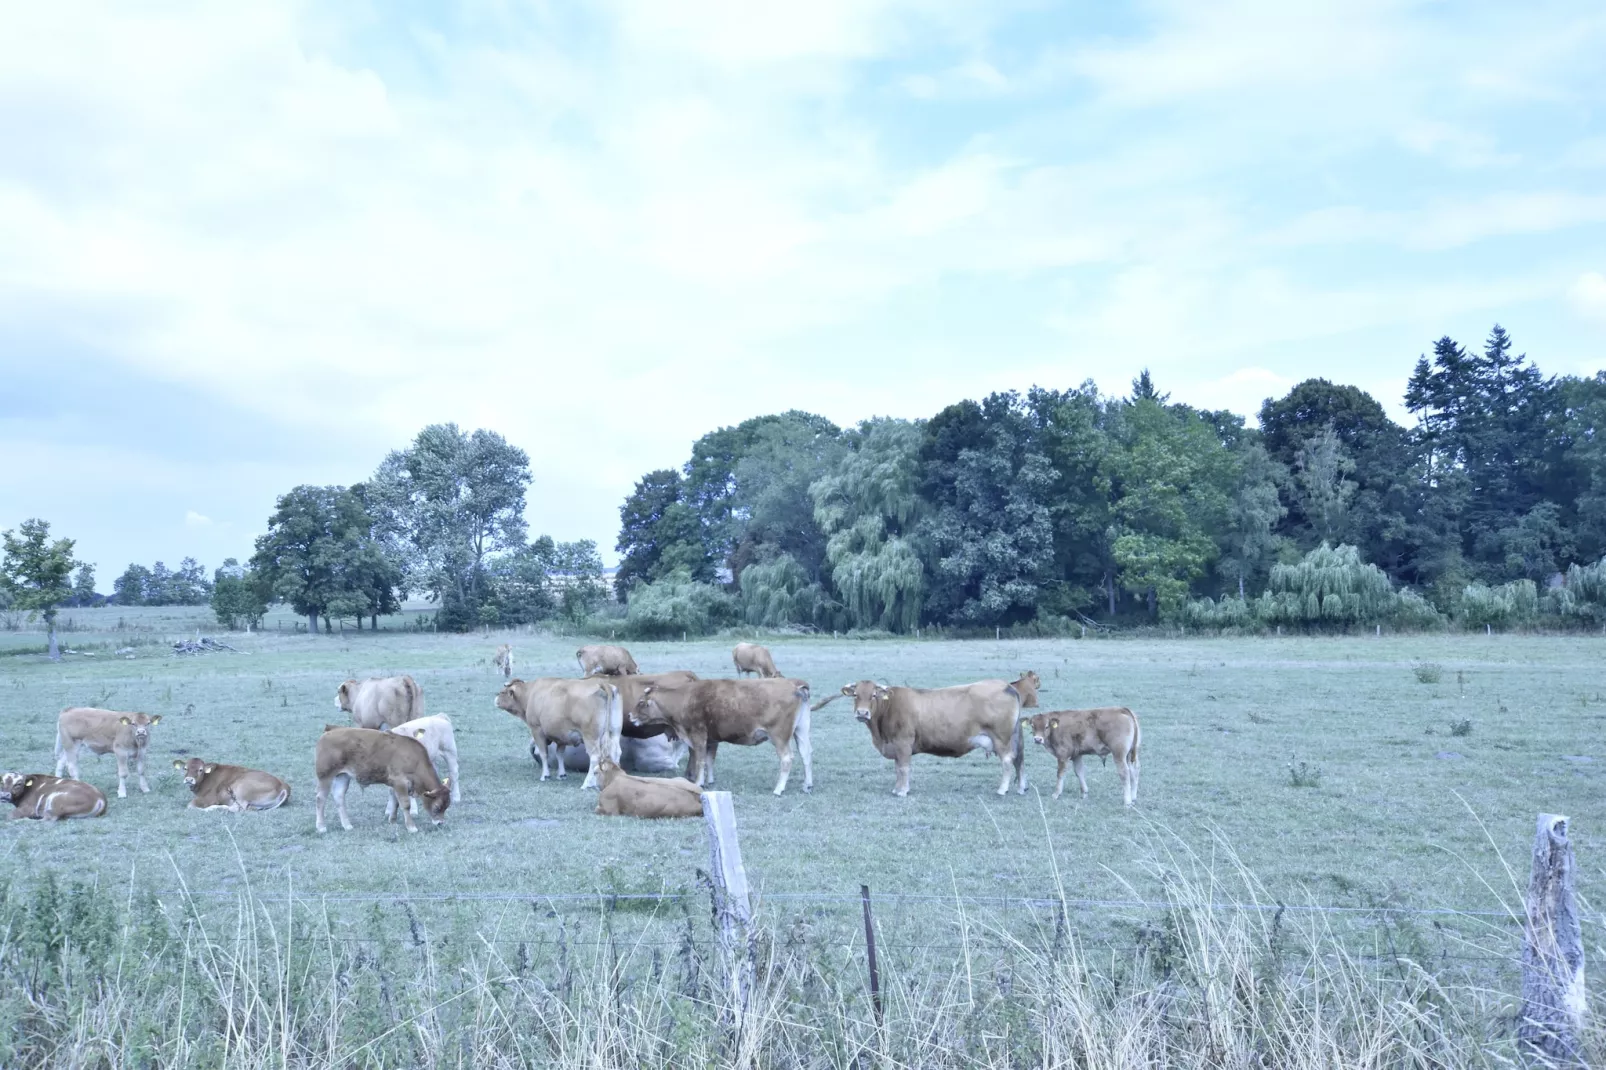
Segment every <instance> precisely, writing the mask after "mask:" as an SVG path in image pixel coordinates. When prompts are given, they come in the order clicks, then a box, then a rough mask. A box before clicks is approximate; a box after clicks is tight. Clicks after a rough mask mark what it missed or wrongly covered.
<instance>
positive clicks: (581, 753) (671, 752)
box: [560, 725, 687, 773]
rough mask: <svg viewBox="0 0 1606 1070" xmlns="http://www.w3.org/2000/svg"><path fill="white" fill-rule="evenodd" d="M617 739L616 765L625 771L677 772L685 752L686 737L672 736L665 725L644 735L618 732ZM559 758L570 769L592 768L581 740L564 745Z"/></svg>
mask: <svg viewBox="0 0 1606 1070" xmlns="http://www.w3.org/2000/svg"><path fill="white" fill-rule="evenodd" d="M657 727H660V728H665V726H663V725H659V726H657ZM618 743H619V758H618V765H619V766H620V768H622V769H624V771H625V772H627V773H679V772H680V768H681V763H682V762H684V761H685V759H686V754H687V747H686V741H685V740H682V739H676V738H675V737H674V736H671V735H670V734H669V732H668V731H667V728H666V729H665V731H663V732H661V733H659V734H658V735H656V736H649V737H648V738H646V739H636V738H634V737H632V736H629V735H621V736H620V737H619V740H618ZM560 760H561V761H562V762H563V767H564V768H565V769H567V770H568V771H569V772H571V773H584V772H587V771H589V770H590V768H591V754H590V752H589V751H587V750H586V748H585V744H583V743H571V744H569V745H568V746H567V747H564V748H563V753H562V755H561V756H560Z"/></svg>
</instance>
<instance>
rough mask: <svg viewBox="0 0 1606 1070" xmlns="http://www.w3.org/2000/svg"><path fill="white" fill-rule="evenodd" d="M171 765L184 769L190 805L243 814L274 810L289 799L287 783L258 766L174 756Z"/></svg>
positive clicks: (196, 807)
mask: <svg viewBox="0 0 1606 1070" xmlns="http://www.w3.org/2000/svg"><path fill="white" fill-rule="evenodd" d="M173 768H174V769H178V770H180V771H181V772H183V774H184V786H185V787H187V788H189V789H190V794H191V796H192V798H191V799H190V806H191V807H193V808H194V809H196V810H228V811H229V812H231V813H236V814H243V813H245V812H246V811H247V810H277V809H278V808H279V807H281V806H283V805H284V804H285V803H287V802H289V801H290V785H289V784H286V783H285V782H284V781H282V780H280V779H279V778H278V777H276V776H274V775H273V774H272V773H264V772H263V771H262V770H260V769H247V768H246V767H245V766H243V765H224V764H223V763H221V762H207V761H202V760H201V759H200V758H191V759H190V760H189V761H184V760H183V759H180V758H174V759H173Z"/></svg>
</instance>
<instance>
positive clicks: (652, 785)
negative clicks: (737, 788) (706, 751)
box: [597, 758, 703, 818]
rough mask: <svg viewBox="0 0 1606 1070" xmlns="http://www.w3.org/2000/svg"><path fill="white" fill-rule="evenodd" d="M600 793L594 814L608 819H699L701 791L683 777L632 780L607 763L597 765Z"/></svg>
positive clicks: (636, 778) (635, 777)
mask: <svg viewBox="0 0 1606 1070" xmlns="http://www.w3.org/2000/svg"><path fill="white" fill-rule="evenodd" d="M597 779H598V781H599V782H600V783H601V784H602V791H601V793H600V794H599V795H598V796H597V813H599V814H602V815H604V816H607V817H619V816H625V817H649V818H651V817H700V816H702V812H703V789H702V788H699V787H698V786H697V785H696V784H693V783H692V782H691V781H689V780H687V779H686V778H685V777H673V778H668V779H666V778H663V777H641V776H631V775H630V774H629V773H627V772H625V771H624V770H623V769H621V768H619V766H618V765H616V764H615V763H614V762H613V761H611V760H610V759H607V758H604V759H603V760H602V761H601V762H599V763H598V764H597Z"/></svg>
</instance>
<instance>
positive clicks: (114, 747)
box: [56, 706, 162, 799]
mask: <svg viewBox="0 0 1606 1070" xmlns="http://www.w3.org/2000/svg"><path fill="white" fill-rule="evenodd" d="M161 722H162V715H161V714H157V715H156V716H155V717H152V716H150V715H149V714H145V713H122V712H120V711H117V710H100V709H95V708H94V707H92V706H70V707H68V708H67V709H65V710H62V711H61V716H60V717H58V718H57V719H56V775H57V776H58V777H59V776H61V774H62V773H66V774H67V775H68V776H70V777H72V778H73V779H74V780H76V779H78V749H79V748H80V747H87V748H89V753H91V754H114V755H116V756H117V797H118V798H119V799H126V798H128V786H127V780H128V767H129V765H130V764H132V765H133V766H134V769H135V771H136V772H137V773H138V774H139V790H140V791H150V790H151V786H150V784H149V783H147V782H146V780H145V748H146V747H147V746H149V745H150V741H151V729H152V728H154V727H156V726H157V725H158V724H161Z"/></svg>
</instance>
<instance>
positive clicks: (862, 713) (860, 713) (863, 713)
mask: <svg viewBox="0 0 1606 1070" xmlns="http://www.w3.org/2000/svg"><path fill="white" fill-rule="evenodd" d="M853 716H855V717H857V718H858V719H859V720H860V721H862V722H864V723H865V724H869V723H870V711H869V710H854V711H853Z"/></svg>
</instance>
